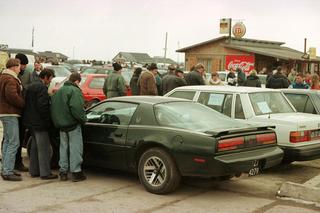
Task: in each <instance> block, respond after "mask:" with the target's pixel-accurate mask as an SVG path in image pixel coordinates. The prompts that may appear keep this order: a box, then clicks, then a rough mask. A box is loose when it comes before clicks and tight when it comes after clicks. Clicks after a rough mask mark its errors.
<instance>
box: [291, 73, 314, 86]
mask: <svg viewBox="0 0 320 213" xmlns="http://www.w3.org/2000/svg"><path fill="white" fill-rule="evenodd" d="M289 88H293V89H309V88H310V86H309V84H306V83H305V82H304V81H303V74H302V73H298V74H297V75H296V79H295V81H294V82H293V83H292V84H291V85H290V86H289Z"/></svg>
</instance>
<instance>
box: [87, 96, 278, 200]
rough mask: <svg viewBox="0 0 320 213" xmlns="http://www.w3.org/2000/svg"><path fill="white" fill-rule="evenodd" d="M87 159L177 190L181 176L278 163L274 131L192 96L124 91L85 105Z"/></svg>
mask: <svg viewBox="0 0 320 213" xmlns="http://www.w3.org/2000/svg"><path fill="white" fill-rule="evenodd" d="M87 118H88V122H87V123H86V124H85V126H84V127H83V140H84V158H85V161H84V162H85V163H86V164H93V165H95V166H101V167H106V168H112V169H119V170H126V171H134V172H137V173H138V175H139V178H140V181H141V183H142V185H143V186H144V187H145V189H146V190H147V191H149V192H152V193H156V194H166V193H170V192H172V191H174V190H175V189H176V188H177V187H178V186H179V183H180V180H181V177H182V176H200V177H230V176H233V175H239V174H241V173H242V172H248V173H249V175H256V174H257V173H259V171H260V170H261V169H265V168H269V167H272V166H275V165H277V164H279V163H280V162H281V160H282V156H283V152H282V151H281V149H280V148H278V147H277V143H276V142H277V139H276V135H275V133H274V131H273V130H271V129H270V128H268V127H258V126H250V125H248V124H246V123H243V122H240V121H236V120H233V119H231V118H229V117H227V116H224V115H222V114H220V113H218V112H215V111H213V110H212V109H210V108H208V107H206V106H204V105H201V104H198V103H193V102H190V101H188V100H183V99H177V98H168V97H152V96H126V97H118V98H112V99H108V100H106V101H103V102H100V103H99V104H97V105H95V106H94V107H92V108H90V109H88V110H87Z"/></svg>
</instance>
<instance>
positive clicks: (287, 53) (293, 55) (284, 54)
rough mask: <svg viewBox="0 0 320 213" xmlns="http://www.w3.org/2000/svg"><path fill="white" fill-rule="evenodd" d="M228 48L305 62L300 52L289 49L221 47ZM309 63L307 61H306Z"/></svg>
mask: <svg viewBox="0 0 320 213" xmlns="http://www.w3.org/2000/svg"><path fill="white" fill-rule="evenodd" d="M223 46H225V47H228V48H232V49H237V50H241V51H246V52H252V53H255V54H260V55H265V56H270V57H274V58H279V59H283V60H306V59H304V58H302V56H303V52H300V51H298V50H295V49H291V48H289V47H281V46H279V47H277V48H266V47H254V46H240V45H234V44H226V45H223ZM307 60H308V61H309V59H307ZM311 61H320V58H319V57H317V59H313V60H311Z"/></svg>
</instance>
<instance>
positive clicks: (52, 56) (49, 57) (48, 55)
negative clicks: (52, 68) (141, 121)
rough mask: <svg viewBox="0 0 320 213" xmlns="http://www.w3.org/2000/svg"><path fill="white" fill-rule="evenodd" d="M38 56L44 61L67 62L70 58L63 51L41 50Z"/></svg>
mask: <svg viewBox="0 0 320 213" xmlns="http://www.w3.org/2000/svg"><path fill="white" fill-rule="evenodd" d="M38 58H39V60H41V61H44V62H65V61H67V60H68V56H66V55H64V54H62V53H58V52H51V51H44V52H39V54H38Z"/></svg>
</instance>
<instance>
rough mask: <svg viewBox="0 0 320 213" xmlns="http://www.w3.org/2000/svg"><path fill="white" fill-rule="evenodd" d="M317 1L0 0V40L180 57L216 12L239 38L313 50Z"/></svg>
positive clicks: (212, 26)
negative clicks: (237, 29) (234, 24)
mask: <svg viewBox="0 0 320 213" xmlns="http://www.w3.org/2000/svg"><path fill="white" fill-rule="evenodd" d="M319 9H320V1H318V0H303V1H301V0H267V1H259V0H242V1H239V0H223V1H215V0H188V1H187V0H133V1H129V0H126V1H125V0H117V1H115V0H114V1H112V0H91V1H88V0H51V1H48V0H42V1H36V0H28V1H25V0H10V1H6V0H1V1H0V11H1V12H0V26H1V32H0V43H2V44H8V45H9V47H12V48H26V49H30V48H31V32H32V27H33V26H34V27H35V50H36V51H44V50H51V51H57V52H61V53H64V54H66V55H68V56H69V57H70V58H72V57H73V50H74V56H75V58H78V59H97V60H110V59H112V58H113V57H114V56H115V55H116V54H117V53H118V52H120V51H125V52H145V53H148V54H149V55H150V56H163V55H164V50H163V48H164V43H165V33H166V32H168V34H169V36H168V52H167V56H168V57H171V58H172V59H174V60H178V59H179V60H180V62H181V61H182V60H183V54H179V56H178V54H177V53H176V52H175V50H176V49H178V43H179V44H180V48H182V47H186V46H189V45H193V44H196V43H199V42H203V41H206V40H210V39H213V38H215V37H218V36H221V35H220V34H219V21H220V18H229V17H230V18H232V19H233V20H234V21H235V20H241V21H243V23H244V24H245V25H246V28H247V33H246V35H245V38H253V39H263V40H274V41H283V42H285V43H286V44H285V46H288V47H291V48H295V49H298V50H300V51H303V44H304V38H307V39H308V47H311V46H312V47H316V48H317V55H320V53H319V52H320V27H319V20H320V12H319Z"/></svg>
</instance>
